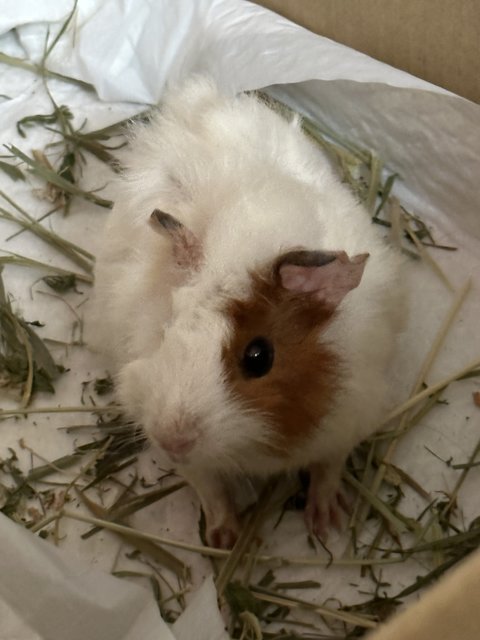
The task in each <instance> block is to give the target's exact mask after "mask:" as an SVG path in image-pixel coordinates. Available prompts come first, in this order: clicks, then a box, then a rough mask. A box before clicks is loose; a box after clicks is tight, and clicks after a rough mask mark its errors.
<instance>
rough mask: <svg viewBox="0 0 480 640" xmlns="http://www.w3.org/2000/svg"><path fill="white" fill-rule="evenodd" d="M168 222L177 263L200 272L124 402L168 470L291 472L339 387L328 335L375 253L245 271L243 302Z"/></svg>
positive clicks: (131, 373)
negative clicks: (294, 454) (296, 453)
mask: <svg viewBox="0 0 480 640" xmlns="http://www.w3.org/2000/svg"><path fill="white" fill-rule="evenodd" d="M169 218H171V217H168V218H164V219H163V225H164V226H163V228H166V227H167V232H168V233H169V234H172V236H173V243H174V256H175V255H176V258H175V259H176V260H178V261H179V262H180V263H181V267H182V268H185V265H187V269H188V271H189V273H190V274H191V273H192V272H194V273H196V275H195V276H194V277H190V278H187V280H186V282H185V284H184V285H182V286H179V287H178V288H176V290H175V291H174V292H173V296H172V302H173V305H172V308H173V314H172V318H171V322H170V323H169V325H168V326H167V327H166V328H165V331H164V334H163V340H162V343H161V345H160V347H159V348H158V350H157V351H155V352H154V353H152V354H151V356H149V357H148V358H145V359H142V360H137V361H135V362H131V363H130V364H128V365H127V366H126V367H124V369H123V370H122V371H121V372H120V376H119V379H120V384H119V395H120V400H121V401H122V402H123V403H124V404H125V405H126V406H127V408H128V410H129V413H131V414H132V415H133V416H134V417H135V418H136V419H137V420H138V421H139V422H141V423H142V425H143V427H144V429H145V431H146V433H147V436H148V437H149V439H150V441H151V442H152V443H153V445H154V446H156V447H157V448H158V449H159V450H161V452H162V454H163V456H164V458H165V464H166V465H171V466H175V467H179V468H180V469H182V468H183V469H185V467H186V466H187V465H192V466H195V465H200V466H202V467H207V468H212V470H213V469H215V470H217V471H218V470H220V471H232V470H234V471H235V470H237V471H239V470H244V471H247V472H249V471H250V472H261V471H267V472H270V471H273V470H278V469H280V468H282V467H284V466H288V464H287V465H285V461H286V460H287V459H288V456H289V453H290V452H291V451H292V450H293V449H294V448H295V447H296V446H300V445H301V444H302V443H304V442H305V440H306V439H308V437H309V435H311V433H312V431H313V430H314V429H317V428H321V420H322V417H324V416H325V414H326V413H327V412H328V411H329V409H330V407H331V404H332V401H333V399H334V398H335V394H336V391H337V390H338V388H339V387H340V386H341V373H340V372H341V361H340V356H339V355H338V354H337V353H336V351H335V349H334V348H333V347H332V346H331V345H330V344H329V343H328V342H327V341H325V340H322V332H323V331H324V330H325V328H326V327H327V326H328V324H329V322H331V321H332V319H333V317H334V315H335V314H336V313H337V308H338V305H339V304H340V302H341V301H342V299H343V298H344V296H345V295H347V294H348V292H349V291H350V290H351V289H353V288H355V287H356V286H358V284H359V283H360V280H361V277H362V273H363V270H364V267H365V261H366V259H367V257H368V255H367V254H362V255H357V256H354V257H352V258H349V257H348V256H347V255H346V253H345V252H342V251H331V252H325V251H307V250H295V251H290V252H287V253H285V254H283V255H281V256H279V257H278V258H277V259H275V260H274V261H273V262H270V263H269V264H267V265H264V266H263V267H262V268H261V269H260V270H259V271H252V272H249V273H246V274H244V276H245V278H247V280H248V282H247V286H242V289H241V290H242V294H241V295H239V296H238V297H236V296H235V295H234V293H235V292H234V291H232V290H231V289H226V288H225V287H223V286H222V281H221V274H217V278H215V277H212V274H208V273H207V272H206V273H203V272H204V271H205V270H204V269H203V268H202V252H201V247H200V245H199V244H198V243H197V242H196V241H195V238H194V236H193V234H191V233H190V232H188V231H187V230H185V228H184V227H183V225H181V224H180V223H178V222H177V221H176V220H175V219H174V218H172V219H169ZM158 223H159V220H154V221H153V224H155V225H157V224H158ZM161 223H162V222H161ZM177 234H180V237H178V236H177ZM175 252H177V253H176V254H175ZM207 271H208V270H207ZM244 284H245V283H244ZM229 285H230V286H231V280H230V281H229ZM269 463H270V464H269Z"/></svg>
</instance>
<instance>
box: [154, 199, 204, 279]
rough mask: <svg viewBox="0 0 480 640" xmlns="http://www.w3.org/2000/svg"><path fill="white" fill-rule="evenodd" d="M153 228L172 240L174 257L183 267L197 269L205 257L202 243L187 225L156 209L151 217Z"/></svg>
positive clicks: (179, 265)
mask: <svg viewBox="0 0 480 640" xmlns="http://www.w3.org/2000/svg"><path fill="white" fill-rule="evenodd" d="M149 222H150V225H151V226H152V228H153V229H154V230H155V231H157V232H158V233H161V234H162V235H164V236H167V237H169V238H170V240H171V241H172V249H173V257H174V260H175V263H176V265H177V266H178V267H180V268H181V269H192V270H197V269H199V268H200V264H201V262H202V258H203V251H202V245H201V244H200V241H199V240H198V238H197V237H196V236H195V234H194V233H192V232H191V231H190V229H188V228H187V227H186V226H185V225H183V224H182V223H181V222H180V221H179V220H177V219H176V218H174V217H173V216H171V215H170V214H169V213H165V212H164V211H160V210H159V209H155V211H154V212H153V213H152V215H151V216H150V219H149Z"/></svg>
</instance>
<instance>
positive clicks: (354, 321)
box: [96, 79, 403, 476]
mask: <svg viewBox="0 0 480 640" xmlns="http://www.w3.org/2000/svg"><path fill="white" fill-rule="evenodd" d="M155 208H158V209H161V210H163V211H166V212H168V213H170V214H171V215H173V216H175V217H176V218H177V219H178V220H180V221H181V222H182V223H183V224H184V225H186V226H187V227H188V228H189V229H190V230H191V231H192V232H193V233H194V234H195V235H196V236H197V237H198V238H199V239H200V241H201V243H202V247H203V253H204V262H203V265H202V267H201V269H200V270H199V271H198V273H195V274H193V275H192V276H191V278H190V279H188V280H187V281H186V282H182V281H181V274H180V275H179V274H178V273H177V272H176V270H175V268H174V266H173V265H172V256H171V247H170V243H169V240H168V238H164V237H162V236H160V235H158V234H156V233H154V232H153V231H152V229H151V227H150V226H149V224H148V223H147V222H148V218H149V216H150V214H151V212H152V211H153V210H154V209H155ZM377 231H378V230H377V229H376V228H375V226H374V225H372V223H371V221H370V218H369V216H368V214H367V213H366V211H364V210H363V209H362V208H361V207H360V206H359V205H357V204H356V202H355V199H354V197H353V196H352V195H351V193H350V192H349V190H348V188H347V187H345V186H344V185H342V184H341V183H340V181H339V179H338V178H337V176H336V175H335V174H334V173H333V171H332V169H331V167H330V164H329V161H328V160H327V159H326V158H325V157H324V156H323V155H322V153H321V152H320V151H319V150H318V148H316V147H314V146H313V145H312V144H311V143H310V142H309V141H308V140H307V139H306V138H305V137H304V136H303V135H302V134H301V133H300V132H299V124H298V120H295V121H294V122H290V123H289V122H287V121H285V120H284V119H282V118H281V117H280V116H278V115H277V114H275V113H273V112H272V111H271V110H270V109H269V108H268V107H266V106H265V105H263V104H261V103H260V102H258V101H257V100H255V99H254V98H252V97H247V96H240V97H238V98H236V99H230V98H225V97H222V96H221V95H219V94H218V92H217V90H216V89H215V87H214V86H213V85H212V84H211V83H209V82H208V81H207V80H202V79H195V80H192V81H191V82H190V83H188V84H187V85H186V86H185V87H184V88H183V89H181V90H180V91H176V92H175V91H174V92H172V93H171V94H170V95H169V96H168V97H167V100H166V102H165V104H164V105H163V107H162V109H161V111H160V112H159V113H158V114H156V115H155V116H154V118H153V121H152V122H151V123H150V124H148V125H146V126H141V127H139V128H138V130H137V131H136V132H135V138H134V140H133V142H132V149H131V154H130V166H129V167H128V170H127V172H126V174H125V176H124V178H123V179H122V181H120V182H119V184H118V189H117V196H116V204H115V207H114V209H113V212H112V213H111V215H110V217H109V220H108V223H107V225H106V230H105V234H104V236H103V240H102V251H101V252H99V255H100V258H99V261H98V265H97V274H96V277H97V294H96V295H97V306H98V308H99V310H101V313H99V314H98V318H97V320H96V328H97V330H98V335H97V338H96V342H97V343H98V344H99V345H101V348H102V349H103V350H106V351H107V352H108V353H110V355H111V357H112V358H113V359H114V360H115V362H116V366H117V370H118V379H119V389H118V395H119V399H120V400H121V402H122V403H124V404H125V405H126V407H127V408H128V410H129V411H130V413H131V414H132V415H133V416H134V417H135V418H136V419H138V420H139V422H141V423H142V424H143V425H144V427H145V429H146V431H147V433H148V435H149V436H150V438H151V440H152V442H153V443H155V442H156V441H157V440H158V439H159V438H160V437H163V435H164V434H165V433H167V435H168V434H170V433H173V432H174V431H175V429H188V425H189V424H190V422H191V421H194V422H195V424H196V425H199V428H200V431H201V436H200V437H199V440H198V444H197V445H196V447H195V450H194V451H193V452H192V455H191V463H190V464H191V467H192V469H194V468H199V467H202V468H205V469H211V470H212V471H214V470H217V471H218V472H219V473H221V474H228V473H231V472H236V471H241V470H244V471H247V472H253V473H269V472H272V471H278V470H280V469H282V468H286V467H289V466H290V467H292V468H293V467H296V466H300V465H308V464H310V463H314V462H321V461H322V460H327V459H331V458H338V459H339V460H340V461H342V460H343V459H344V458H345V456H346V455H347V454H348V452H349V450H350V449H351V448H352V447H353V446H354V445H355V444H356V443H358V442H359V441H360V440H361V439H362V438H363V437H365V436H367V435H368V434H369V433H370V432H371V431H373V430H374V429H375V428H376V426H377V425H378V422H379V419H380V416H381V414H382V412H383V411H384V409H385V398H386V393H387V387H388V383H387V381H386V377H385V375H386V374H385V369H386V365H387V363H388V361H389V358H390V356H391V351H392V348H393V346H394V334H395V331H396V326H395V317H396V315H397V314H398V313H399V309H400V307H401V306H402V304H403V295H402V294H403V286H402V284H401V277H400V266H401V260H400V258H399V256H398V255H397V253H396V252H395V251H393V250H392V249H390V248H388V247H387V246H386V245H385V243H384V241H383V240H382V239H381V238H380V237H379V236H378V234H377ZM298 247H303V248H306V249H312V250H320V249H325V250H344V251H346V252H347V253H348V254H349V255H350V256H354V255H356V254H360V253H365V252H368V253H369V254H370V257H369V259H368V261H367V265H366V268H365V272H364V275H363V278H362V280H361V283H360V285H359V287H358V288H357V289H355V290H353V291H351V292H350V293H349V294H348V295H347V296H346V298H345V299H344V300H343V302H342V303H341V306H340V307H339V310H338V314H337V316H336V318H335V320H334V321H333V322H332V323H331V325H330V327H329V328H328V330H327V332H326V334H325V336H324V339H327V340H328V341H329V342H330V343H331V345H332V347H333V348H334V349H335V350H336V351H337V352H338V353H339V355H340V356H341V358H342V360H343V362H344V364H345V372H346V373H345V378H344V381H343V389H342V392H341V394H340V395H339V397H338V398H337V401H336V403H335V406H334V409H333V410H332V412H331V414H330V415H329V416H328V417H327V418H326V419H325V420H324V421H323V423H322V428H321V429H318V430H317V432H316V435H315V436H314V437H313V441H312V440H311V439H310V440H309V441H308V442H305V443H303V445H302V446H300V447H299V448H298V450H296V451H292V453H291V457H290V458H289V460H287V461H285V460H274V459H272V458H267V457H266V456H264V455H262V454H261V453H260V447H259V443H261V442H263V441H265V440H266V439H267V438H268V435H269V430H270V428H271V426H269V425H268V422H267V421H266V420H265V419H264V418H263V417H262V416H259V415H258V414H256V413H255V412H254V411H252V410H251V409H248V408H247V407H246V406H245V405H244V404H243V402H242V400H241V399H239V398H236V397H234V396H233V394H232V392H231V390H230V389H229V388H228V384H227V382H226V380H225V376H224V372H223V370H222V364H221V348H222V344H224V342H225V341H226V340H227V338H228V336H229V333H230V331H231V328H230V326H229V324H228V321H227V319H226V317H225V315H224V314H223V308H224V305H225V302H226V301H227V300H228V299H229V298H232V297H234V298H238V297H245V296H248V294H249V291H250V283H249V278H248V270H252V269H261V268H262V267H264V266H265V265H267V264H269V263H271V262H272V261H273V260H274V259H275V258H276V257H277V256H278V255H279V254H280V253H283V252H285V251H287V250H289V249H292V248H298ZM315 374H316V372H315V371H312V372H311V375H312V376H314V375H315ZM179 425H180V426H179ZM181 470H182V469H181ZM183 472H184V473H186V475H187V476H188V466H185V467H184V468H183Z"/></svg>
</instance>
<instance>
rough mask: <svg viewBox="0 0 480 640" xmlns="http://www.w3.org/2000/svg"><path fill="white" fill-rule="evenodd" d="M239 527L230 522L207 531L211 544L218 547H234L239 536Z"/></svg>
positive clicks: (208, 540)
mask: <svg viewBox="0 0 480 640" xmlns="http://www.w3.org/2000/svg"><path fill="white" fill-rule="evenodd" d="M238 533H239V531H238V528H235V527H232V526H229V525H228V524H224V525H220V526H218V527H214V528H213V529H210V530H208V529H207V531H206V538H207V542H208V544H209V546H211V547H215V548H216V549H232V547H233V546H234V544H235V542H236V541H237V538H238Z"/></svg>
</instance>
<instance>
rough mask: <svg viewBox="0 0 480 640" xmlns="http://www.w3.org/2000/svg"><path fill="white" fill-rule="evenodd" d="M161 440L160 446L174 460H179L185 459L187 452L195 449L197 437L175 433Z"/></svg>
mask: <svg viewBox="0 0 480 640" xmlns="http://www.w3.org/2000/svg"><path fill="white" fill-rule="evenodd" d="M159 442H160V446H161V447H162V449H163V450H164V451H166V452H167V453H168V455H169V457H170V458H171V459H172V460H173V461H174V462H178V461H180V460H182V459H184V458H185V456H186V455H187V453H189V452H190V451H191V450H192V449H193V447H194V445H195V442H196V438H195V437H186V436H178V435H175V436H170V437H168V436H166V437H164V438H161V439H160V440H159Z"/></svg>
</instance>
